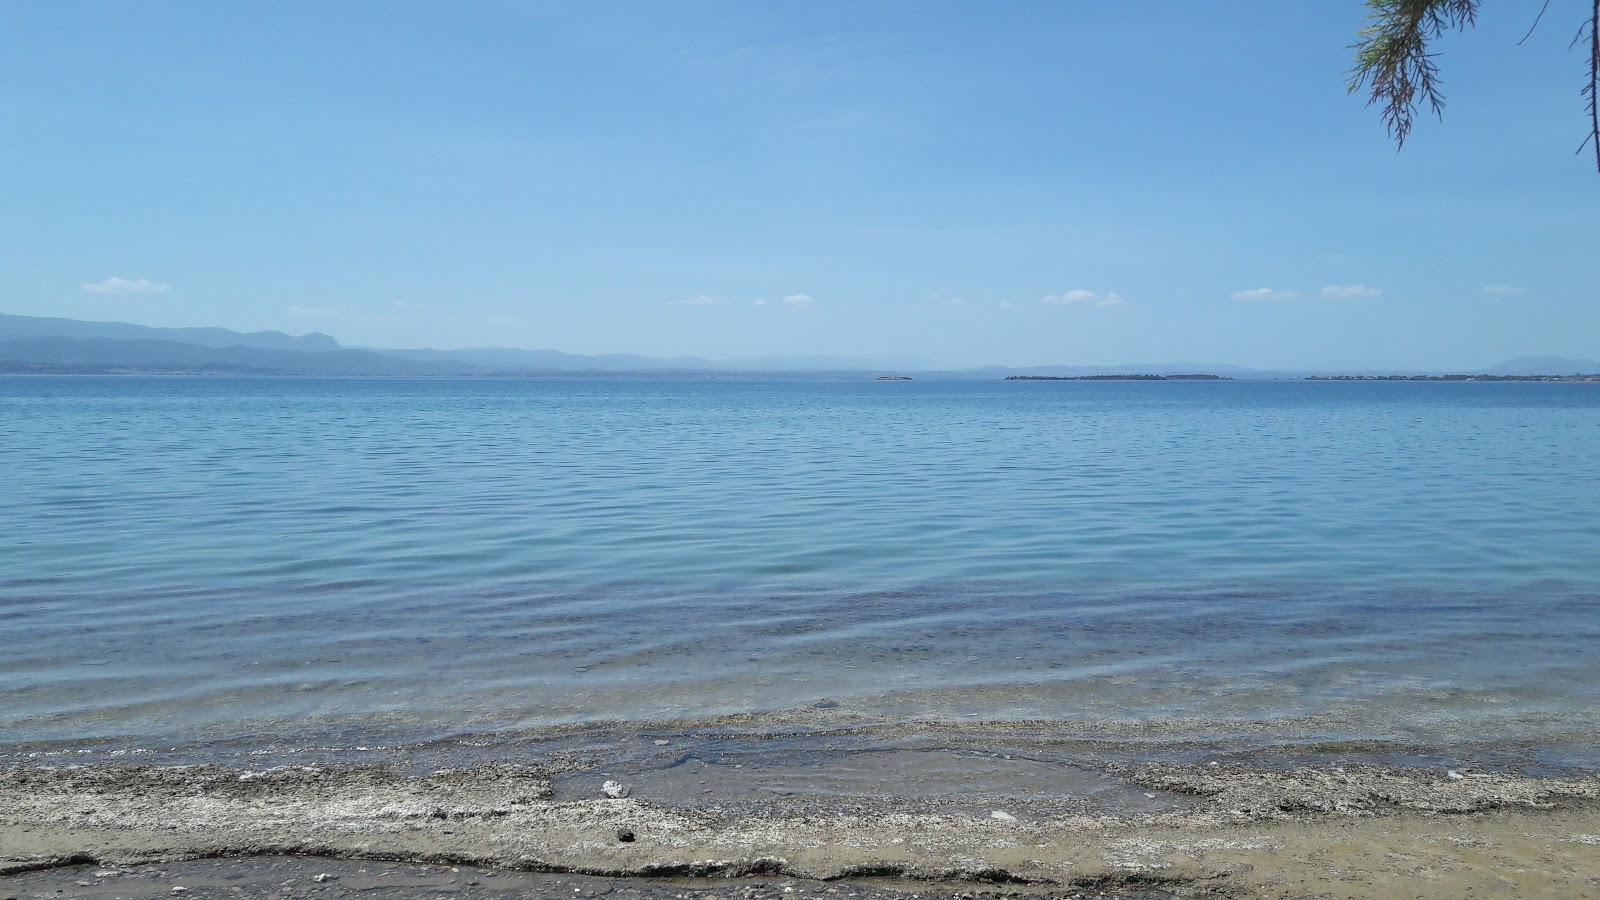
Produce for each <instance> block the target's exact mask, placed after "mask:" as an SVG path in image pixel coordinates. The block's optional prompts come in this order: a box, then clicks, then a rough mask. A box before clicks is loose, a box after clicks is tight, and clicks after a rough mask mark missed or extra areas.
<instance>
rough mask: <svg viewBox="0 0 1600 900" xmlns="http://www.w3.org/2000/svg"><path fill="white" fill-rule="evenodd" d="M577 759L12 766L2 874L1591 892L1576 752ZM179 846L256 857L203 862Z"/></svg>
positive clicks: (0, 803)
mask: <svg viewBox="0 0 1600 900" xmlns="http://www.w3.org/2000/svg"><path fill="white" fill-rule="evenodd" d="M683 767H684V764H680V765H676V766H673V767H672V768H674V769H681V768H683ZM573 768H574V767H573V765H572V764H563V763H561V762H547V763H542V764H541V763H531V764H504V763H481V764H477V765H473V766H470V767H465V768H456V769H445V770H439V771H434V772H429V773H420V774H419V773H415V772H410V771H407V770H406V769H405V768H404V767H402V766H397V765H393V764H368V765H274V766H270V767H267V768H260V769H253V768H239V767H230V766H220V765H191V766H171V765H157V766H141V765H119V764H96V765H90V766H60V765H16V766H12V767H10V768H8V769H6V770H5V771H4V772H3V774H0V848H3V849H0V873H4V879H3V880H0V894H3V895H4V896H6V897H19V898H20V897H25V896H26V897H31V896H44V895H47V894H48V895H51V896H61V895H62V893H56V891H61V892H64V893H65V894H66V895H71V896H86V897H127V896H156V895H157V894H161V895H165V894H168V893H171V892H172V889H173V888H175V887H183V888H185V890H184V891H181V892H177V893H187V892H189V891H190V890H191V889H193V890H194V892H195V893H194V896H204V895H205V894H204V893H203V891H204V890H210V889H211V888H207V887H206V885H208V884H209V885H211V886H212V887H214V888H216V889H217V890H218V891H222V890H224V889H226V891H227V893H219V894H218V895H219V896H224V895H226V896H240V894H241V893H244V894H245V895H247V896H256V895H257V894H254V893H250V892H251V891H253V890H257V889H259V891H260V893H259V895H260V896H269V895H271V896H286V897H287V896H328V897H337V896H354V895H355V894H357V893H361V894H362V895H363V896H384V895H388V896H443V895H452V896H493V895H494V893H493V891H492V890H491V887H493V888H494V889H496V890H502V889H503V890H509V888H508V887H507V885H509V884H512V883H513V882H509V881H496V880H495V879H504V878H512V877H515V878H523V879H528V878H534V877H535V876H538V877H543V878H552V877H558V876H559V877H564V878H573V879H578V878H581V879H595V880H593V881H592V882H591V881H589V880H584V881H581V882H580V881H572V882H570V883H569V882H561V883H560V886H561V891H560V893H562V894H563V895H567V896H572V895H581V894H584V893H585V892H589V895H593V896H606V895H612V896H640V897H655V896H661V897H665V896H694V897H699V896H712V895H715V896H724V897H734V896H749V897H755V896H779V895H783V896H788V895H791V894H793V893H797V892H799V891H801V890H806V891H810V892H812V893H823V894H827V893H829V892H830V891H832V892H834V893H839V892H843V893H844V894H845V895H847V896H848V895H849V892H850V891H855V892H856V894H855V896H861V897H877V896H906V895H911V894H917V895H921V896H954V895H958V894H961V893H969V894H972V895H973V896H1000V895H1027V896H1045V897H1071V896H1101V895H1114V896H1125V895H1128V894H1127V892H1133V894H1132V895H1133V896H1139V895H1141V894H1142V895H1143V896H1152V897H1154V896H1196V897H1204V896H1218V897H1239V898H1257V897H1259V898H1305V897H1329V898H1358V897H1361V898H1369V897H1370V898H1380V897H1399V896H1404V897H1426V898H1435V897H1437V898H1447V897H1448V898H1460V897H1552V898H1556V897H1561V898H1575V897H1600V778H1595V777H1593V776H1574V777H1548V778H1535V777H1527V776H1523V775H1516V774H1509V773H1503V772H1485V771H1475V770H1467V771H1457V770H1454V769H1451V770H1448V771H1433V770H1429V769H1418V768H1406V767H1394V766H1380V765H1372V764H1366V763H1357V764H1350V765H1315V766H1288V767H1282V768H1278V769H1269V768H1264V767H1260V766H1250V765H1241V764H1237V763H1232V762H1229V763H1218V762H1215V761H1213V762H1211V763H1207V762H1195V763H1170V762H1168V763H1149V764H1141V765H1130V766H1125V767H1111V768H1108V769H1105V770H1103V771H1101V772H1099V773H1097V774H1098V776H1099V777H1101V778H1104V779H1111V780H1121V781H1125V782H1126V783H1127V784H1130V785H1133V786H1134V787H1135V788H1137V790H1138V791H1139V793H1140V796H1142V797H1144V798H1145V799H1146V800H1149V801H1151V804H1152V806H1153V807H1155V808H1154V809H1153V811H1151V810H1149V809H1147V810H1146V811H1131V810H1129V809H1126V808H1124V809H1121V810H1118V809H1114V808H1108V809H1100V810H1095V809H1094V808H1093V806H1092V805H1083V804H1078V805H1077V807H1076V808H1077V809H1079V810H1082V811H1079V812H1071V811H1069V810H1070V809H1071V808H1073V807H1072V805H1071V804H1068V805H1065V806H1064V805H1063V803H1062V800H1063V798H1061V797H1050V796H1048V795H1049V794H1050V790H1048V788H1045V789H1041V791H1040V792H1039V793H1040V796H1039V798H1038V799H1036V800H1030V799H1028V798H1024V797H1017V796H1012V797H1009V798H996V797H994V796H985V795H983V794H981V793H980V794H970V795H968V794H962V793H959V792H953V793H951V794H950V795H949V796H947V797H944V798H941V797H940V796H939V795H938V793H937V792H927V791H925V792H923V793H922V795H921V796H918V797H899V798H897V797H892V796H866V795H865V792H857V795H856V796H849V797H845V796H836V797H833V798H830V799H824V798H818V797H810V798H807V797H799V798H786V797H783V796H767V797H765V798H761V797H758V796H755V795H752V796H751V797H750V798H749V799H745V800H742V801H739V802H733V801H731V800H728V799H727V798H726V797H719V798H717V799H714V800H712V801H709V802H692V801H688V800H681V801H670V800H655V799H649V798H648V797H640V796H634V795H632V790H633V787H634V786H633V785H629V784H625V783H622V782H614V783H615V784H616V785H617V788H614V792H621V793H626V794H628V795H627V796H621V797H608V796H605V795H604V791H603V788H602V790H593V791H592V792H593V796H591V797H585V798H582V799H568V798H566V797H564V796H561V795H560V791H558V787H559V788H561V790H564V791H574V790H576V791H580V792H588V791H591V790H592V787H589V786H586V785H587V782H583V781H578V782H574V781H573V780H572V775H573V774H574V772H573ZM735 771H742V768H741V769H738V770H735ZM581 774H582V775H583V776H584V777H589V776H591V775H594V774H595V773H592V772H587V771H585V772H583V773H581ZM707 774H709V775H711V776H712V777H715V776H716V775H717V774H718V773H716V772H709V773H707ZM1030 777H1031V775H1030ZM1073 778H1075V779H1076V782H1075V783H1079V784H1081V783H1083V775H1082V774H1081V773H1079V774H1076V775H1074V776H1073ZM1169 798H1170V799H1169ZM999 804H1003V807H1002V806H1001V805H999ZM991 806H992V807H994V808H989V807H991ZM283 857H290V858H294V859H293V860H291V861H288V862H285V861H282V860H281V859H280V858H283ZM195 860H210V861H211V862H210V863H208V865H212V866H213V867H214V866H216V865H218V864H220V863H221V862H222V861H227V860H238V861H246V860H248V861H250V862H248V863H246V862H239V863H238V865H239V866H241V867H242V868H235V869H231V870H230V869H216V868H212V869H207V870H204V871H205V872H210V873H211V874H210V875H206V874H204V872H203V871H202V870H200V869H195V868H193V867H194V866H197V865H201V863H196V862H193V861H195ZM272 860H279V861H278V862H275V863H272V864H271V865H269V864H268V863H269V862H271V861H272ZM185 861H188V862H185ZM364 864H365V865H375V866H376V865H381V866H388V867H389V868H387V869H383V871H386V872H389V873H390V874H387V875H383V876H380V875H377V874H373V870H368V871H367V872H366V874H361V872H360V869H361V865H364ZM419 865H420V866H423V867H424V868H421V869H417V868H416V867H417V866H419ZM152 866H158V867H159V866H166V867H167V868H154V869H152V868H150V867H152ZM186 866H187V867H189V868H185V867H186ZM273 866H279V867H280V868H273ZM282 866H290V867H291V868H292V869H293V873H292V874H289V875H284V876H283V877H278V875H279V874H282V871H283V870H281V867H282ZM352 866H354V868H352ZM394 866H400V868H399V869H396V868H393V867H394ZM405 866H411V868H410V869H406V868H405ZM319 867H320V868H319ZM441 867H442V868H441ZM451 867H454V868H455V869H458V870H460V869H462V867H468V869H469V870H470V871H469V872H468V875H467V876H462V875H461V873H460V871H450V869H451ZM402 870H404V871H411V872H413V873H416V872H421V873H422V874H420V875H416V876H415V878H413V881H411V882H406V881H405V878H407V877H412V876H405V877H402V876H401V875H399V874H394V873H396V872H400V871H402ZM463 871H465V870H463ZM153 872H165V873H166V874H164V875H160V876H159V877H158V876H155V875H153V874H152V873H153ZM229 873H231V875H232V876H234V877H233V878H232V880H231V881H230V880H229ZM252 873H254V874H252ZM473 873H478V874H473ZM510 873H522V874H517V875H515V876H513V875H511V874H510ZM316 875H326V876H328V877H327V878H324V879H323V880H321V881H313V880H311V879H312V878H313V877H314V876H316ZM185 878H187V879H188V880H189V881H191V882H194V884H192V885H191V884H185V883H183V879H185ZM208 878H209V879H211V880H210V881H207V879H208ZM384 878H387V879H390V880H388V881H384V880H383V879H384ZM363 879H365V880H363ZM617 879H622V880H617ZM641 879H645V880H641ZM730 879H733V880H730ZM558 880H559V879H558ZM471 881H476V882H477V884H469V883H468V882H471ZM369 882H370V884H369ZM407 884H409V885H410V887H406V885H407ZM551 884H554V882H552V883H551ZM252 885H253V886H254V887H252ZM358 885H368V887H359V886H358ZM119 886H120V887H119ZM441 886H442V887H441ZM523 886H524V888H525V889H526V890H527V891H528V892H530V893H532V894H535V895H546V896H549V895H552V894H550V893H549V891H550V890H551V888H550V885H548V884H547V885H545V886H544V887H540V886H538V885H537V884H535V883H533V882H524V883H523ZM234 888H238V889H239V890H238V891H234V890H233V889H234ZM268 888H270V890H268ZM369 888H370V889H372V890H376V889H378V888H383V889H384V891H386V892H387V893H386V894H385V893H379V894H367V893H366V891H367V890H368V889H369ZM469 888H470V889H471V890H468V889H469ZM628 891H633V892H635V893H633V894H629V893H627V892H628ZM606 892H611V893H610V894H607V893H606ZM662 892H665V893H662ZM984 892H987V893H984ZM1108 892H1109V894H1108ZM1118 892H1122V893H1118Z"/></svg>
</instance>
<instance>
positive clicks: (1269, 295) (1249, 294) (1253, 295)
mask: <svg viewBox="0 0 1600 900" xmlns="http://www.w3.org/2000/svg"><path fill="white" fill-rule="evenodd" d="M1231 296H1232V297H1233V299H1235V300H1295V299H1298V298H1299V297H1300V292H1299V291H1275V290H1273V289H1272V288H1253V289H1251V290H1248V291H1235V292H1234V293H1233V294H1232V295H1231Z"/></svg>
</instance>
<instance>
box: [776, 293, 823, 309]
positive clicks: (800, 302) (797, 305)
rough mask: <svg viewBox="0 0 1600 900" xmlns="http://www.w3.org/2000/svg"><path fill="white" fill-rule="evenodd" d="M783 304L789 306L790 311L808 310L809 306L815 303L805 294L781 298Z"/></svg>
mask: <svg viewBox="0 0 1600 900" xmlns="http://www.w3.org/2000/svg"><path fill="white" fill-rule="evenodd" d="M783 302H784V303H787V304H789V308H790V309H800V310H804V309H810V308H811V304H813V303H815V302H816V301H815V300H813V299H812V298H811V297H809V296H807V295H805V294H790V295H789V296H787V297H785V298H783Z"/></svg>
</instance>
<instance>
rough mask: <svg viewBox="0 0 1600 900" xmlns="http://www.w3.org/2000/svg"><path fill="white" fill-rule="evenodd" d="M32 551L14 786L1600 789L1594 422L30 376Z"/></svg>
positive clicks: (1518, 391) (795, 393)
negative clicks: (1077, 763) (160, 762)
mask: <svg viewBox="0 0 1600 900" xmlns="http://www.w3.org/2000/svg"><path fill="white" fill-rule="evenodd" d="M0 523H3V524H0V528H3V532H0V535H3V542H0V759H10V760H18V759H60V758H68V759H79V758H86V759H91V760H92V759H101V758H120V757H122V756H124V755H128V754H134V755H137V754H140V753H162V754H168V755H169V758H185V759H202V760H204V759H216V758H222V757H225V756H227V755H228V754H239V753H243V754H249V753H258V752H268V751H271V752H285V753H287V752H292V751H296V750H301V751H310V750H311V749H313V748H321V749H322V750H324V751H329V750H330V748H334V749H338V748H342V749H344V750H347V751H350V752H355V751H356V750H360V749H367V748H378V747H382V748H386V749H387V751H389V752H405V751H406V748H425V747H433V748H437V747H441V746H447V745H448V746H468V745H471V746H478V747H491V748H495V747H499V748H502V749H503V748H506V747H513V746H521V745H522V744H523V743H525V742H527V741H529V740H537V739H538V736H540V735H549V734H557V733H560V734H574V733H586V734H595V733H606V734H613V735H614V734H619V733H639V734H644V733H649V734H660V735H667V736H669V737H670V736H674V735H687V734H692V733H699V734H702V735H703V734H705V733H707V732H706V729H708V728H730V727H733V726H735V725H737V726H738V727H740V728H743V729H745V731H746V732H761V731H762V730H763V729H766V730H769V731H771V732H773V734H777V733H779V732H781V733H782V734H784V735H788V736H790V737H792V736H793V735H795V734H799V733H801V732H804V731H806V730H807V729H812V730H822V731H827V730H828V729H833V731H834V732H835V733H837V732H839V730H840V729H856V730H857V731H858V732H859V731H860V730H861V729H866V730H869V731H870V730H872V729H879V731H880V732H881V733H887V732H888V731H892V730H894V729H901V730H902V731H901V732H899V733H904V731H903V730H904V729H907V728H917V727H925V728H993V729H1002V730H1003V729H1011V730H1013V731H1018V730H1022V731H1033V732H1038V733H1046V732H1048V733H1051V734H1057V735H1060V734H1070V735H1076V736H1078V737H1080V738H1084V739H1088V738H1093V739H1094V740H1097V741H1102V742H1110V743H1111V744H1113V745H1115V744H1118V743H1119V742H1120V743H1121V744H1123V745H1126V746H1127V747H1128V748H1129V750H1128V752H1129V753H1130V754H1132V753H1142V754H1151V753H1156V754H1159V753H1162V752H1170V753H1180V752H1181V751H1182V748H1186V747H1194V746H1196V745H1199V744H1203V745H1205V746H1207V747H1209V748H1211V750H1212V751H1216V750H1217V748H1224V749H1226V748H1234V749H1238V750H1240V751H1241V752H1243V751H1244V750H1249V751H1250V752H1267V751H1272V750H1281V749H1282V748H1295V747H1300V748H1311V749H1315V748H1327V747H1335V746H1336V747H1345V748H1351V747H1355V748H1377V750H1379V751H1382V752H1384V753H1391V752H1405V753H1412V754H1433V755H1434V756H1437V757H1438V758H1439V759H1441V760H1449V759H1459V758H1466V757H1467V756H1472V755H1473V754H1476V756H1475V757H1473V758H1476V759H1479V760H1485V761H1487V762H1486V763H1485V764H1491V763H1493V764H1499V765H1503V766H1509V767H1513V768H1519V769H1521V770H1524V771H1533V772H1571V771H1584V772H1593V771H1600V749H1597V748H1600V739H1597V738H1600V384H1592V383H1487V382H1463V383H1432V382H1429V383H1420V382H1310V381H1291V380H1283V381H1246V380H1237V381H1004V380H999V379H995V380H938V379H928V378H917V379H916V380H912V381H879V380H875V379H874V378H872V377H871V376H843V375H841V376H832V377H822V376H818V377H784V378H780V377H766V378H762V377H731V376H730V377H722V378H713V377H703V378H690V377H671V378H669V377H620V376H619V377H588V378H581V377H522V378H504V379H496V378H420V379H397V378H383V379H376V378H374V379H361V378H292V377H275V378H247V377H195V376H173V377H147V376H104V377H101V376H60V377H56V376H15V377H3V378H0ZM746 736H747V737H748V734H747V735H746ZM667 739H669V738H668V737H663V738H662V739H661V740H662V742H665V741H666V740H667ZM672 739H676V738H672ZM397 748H398V749H397ZM1307 752H1310V750H1308V751H1307ZM1430 758H1432V757H1430Z"/></svg>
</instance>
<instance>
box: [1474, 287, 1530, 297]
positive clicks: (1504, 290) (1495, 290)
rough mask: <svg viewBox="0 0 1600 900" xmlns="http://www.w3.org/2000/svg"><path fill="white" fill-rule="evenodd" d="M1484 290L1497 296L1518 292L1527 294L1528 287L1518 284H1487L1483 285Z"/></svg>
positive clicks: (1506, 295)
mask: <svg viewBox="0 0 1600 900" xmlns="http://www.w3.org/2000/svg"><path fill="white" fill-rule="evenodd" d="M1483 292H1484V293H1485V294H1492V295H1494V296H1496V297H1511V296H1514V295H1516V294H1526V293H1527V292H1528V289H1527V288H1525V287H1523V286H1521V285H1518V284H1486V285H1484V286H1483Z"/></svg>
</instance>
